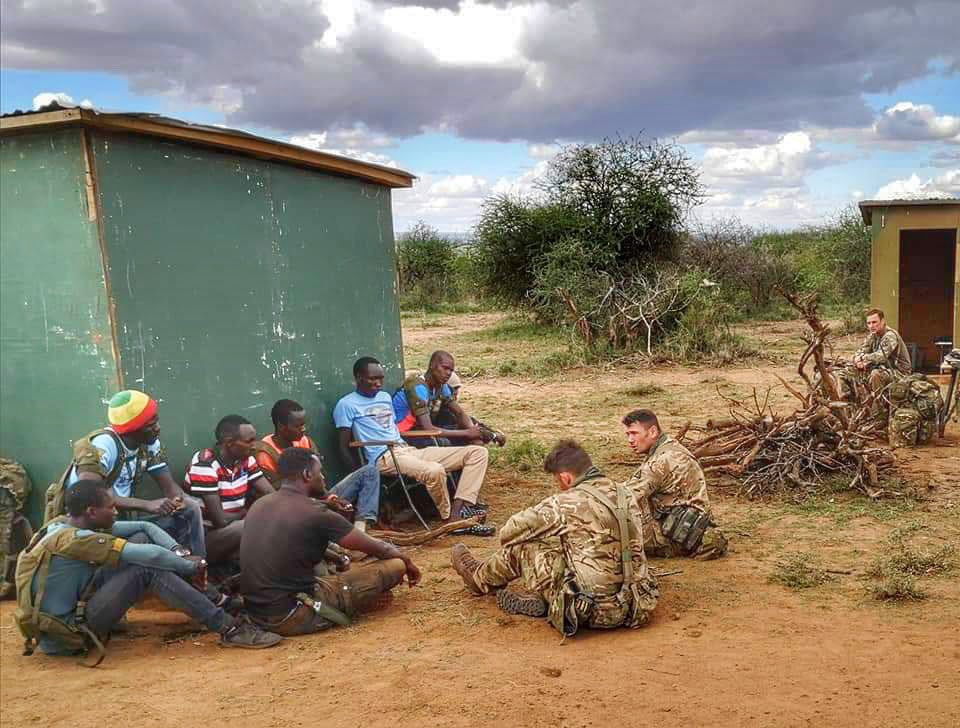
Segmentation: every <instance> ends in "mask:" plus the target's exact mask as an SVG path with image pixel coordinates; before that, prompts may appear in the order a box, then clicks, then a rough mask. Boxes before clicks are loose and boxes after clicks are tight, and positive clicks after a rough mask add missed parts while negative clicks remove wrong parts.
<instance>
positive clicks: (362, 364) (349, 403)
mask: <svg viewBox="0 0 960 728" xmlns="http://www.w3.org/2000/svg"><path fill="white" fill-rule="evenodd" d="M383 377H384V371H383V366H382V365H381V364H380V362H379V361H377V360H376V359H374V358H372V357H368V356H365V357H361V358H360V359H358V360H357V361H356V363H355V364H354V365H353V379H354V382H355V383H356V390H355V391H353V392H351V393H350V394H347V395H345V396H344V397H342V398H341V399H340V401H339V402H337V406H336V407H335V408H334V410H333V421H334V423H335V424H336V426H337V433H338V436H339V445H340V455H341V457H342V458H343V460H344V462H345V463H346V464H347V465H349V466H350V467H352V468H355V467H356V466H357V462H356V456H355V454H354V453H353V452H352V451H351V449H350V442H351V440H353V439H354V437H356V439H357V440H359V441H361V442H369V443H371V444H368V445H364V446H363V451H364V454H365V455H366V458H367V461H368V462H371V463H376V464H377V468H378V470H379V471H380V472H381V473H382V474H385V475H396V474H397V468H398V467H399V471H400V473H401V474H402V475H404V476H408V477H410V478H414V479H416V480H418V481H420V482H421V483H423V484H424V485H425V486H426V488H427V491H428V492H429V493H430V497H431V498H432V499H433V502H434V503H435V504H436V506H437V510H439V511H440V516H441V518H443V519H444V520H445V521H455V520H459V519H461V518H470V517H477V518H478V519H481V520H482V519H485V518H486V511H485V510H483V509H481V508H478V507H477V498H478V496H479V494H480V488H481V487H482V486H483V479H484V477H485V476H486V473H487V457H488V456H487V450H486V448H484V447H482V446H480V445H468V446H466V447H426V448H423V449H422V450H418V449H416V448H414V447H411V446H409V445H407V444H406V443H404V442H403V439H402V438H401V436H400V431H399V430H398V429H397V421H396V418H395V416H394V412H393V401H392V399H391V397H390V395H389V394H387V393H386V392H384V391H383ZM384 443H396V445H392V450H393V452H392V453H391V452H389V451H388V448H387V446H386V444H384ZM455 470H461V471H462V472H461V475H460V482H459V484H458V486H457V490H456V492H455V493H454V495H453V502H452V503H451V502H450V495H449V493H448V492H447V473H448V472H451V471H455ZM454 533H457V534H462V535H467V536H493V535H494V534H495V533H496V528H494V527H493V526H489V525H484V524H482V523H479V524H477V525H475V526H470V527H468V528H463V529H458V530H457V531H454Z"/></svg>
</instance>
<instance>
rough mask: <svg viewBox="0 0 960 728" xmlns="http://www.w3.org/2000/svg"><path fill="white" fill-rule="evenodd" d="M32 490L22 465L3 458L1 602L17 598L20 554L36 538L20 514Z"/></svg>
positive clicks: (0, 463)
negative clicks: (17, 568)
mask: <svg viewBox="0 0 960 728" xmlns="http://www.w3.org/2000/svg"><path fill="white" fill-rule="evenodd" d="M31 487H32V484H31V482H30V476H29V475H27V471H26V470H24V467H23V466H22V465H21V464H20V463H18V462H15V461H13V460H8V459H7V458H0V599H6V598H7V597H9V596H13V593H14V582H13V572H14V570H15V569H16V567H17V555H18V554H19V553H20V551H21V550H23V548H24V547H25V546H26V545H27V544H28V543H29V542H30V539H31V538H32V537H33V529H32V528H30V522H29V521H28V520H27V519H26V517H25V516H24V515H23V514H22V513H21V512H20V511H21V510H22V509H23V504H24V503H26V502H27V498H28V497H29V495H30V489H31Z"/></svg>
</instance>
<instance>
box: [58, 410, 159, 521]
mask: <svg viewBox="0 0 960 728" xmlns="http://www.w3.org/2000/svg"><path fill="white" fill-rule="evenodd" d="M104 434H105V435H109V436H110V437H112V438H113V439H114V445H116V448H117V460H116V462H114V464H113V467H112V468H111V469H110V472H109V473H105V474H104V476H103V479H104V480H105V481H107V484H108V485H109V486H110V487H111V488H112V487H113V484H114V483H115V482H116V480H117V477H119V475H120V471H121V470H122V469H123V462H124V458H123V453H124V452H125V451H126V446H125V445H124V444H123V441H122V440H121V439H120V435H118V434H117V433H116V432H114V431H113V430H111V429H110V428H108V427H102V428H100V429H99V430H94V431H93V432H90V433H87V434H86V435H84V436H83V437H81V438H80V439H79V440H76V441H75V442H74V443H73V459H72V460H71V461H70V464H69V465H68V466H67V469H66V470H64V471H63V475H61V476H60V479H59V480H58V481H57V482H56V483H51V484H50V485H49V487H48V488H47V497H46V505H45V506H44V510H43V522H44V523H49V522H50V521H52V520H53V519H54V518H56V517H57V516H62V515H63V514H64V513H66V507H65V505H64V496H65V495H66V489H67V478H69V477H70V472H71V471H72V470H73V468H74V467H80V468H83V467H87V468H99V467H100V451H99V450H98V449H97V448H96V446H95V445H94V444H93V442H92V440H93V438H95V437H97V436H98V435H104ZM146 463H147V450H146V446H141V447H140V450H139V452H138V453H137V470H136V473H135V474H134V487H136V484H137V481H138V480H139V479H140V478H141V477H142V475H143V472H144V470H145V469H146Z"/></svg>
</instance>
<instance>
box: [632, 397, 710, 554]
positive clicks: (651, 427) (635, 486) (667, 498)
mask: <svg viewBox="0 0 960 728" xmlns="http://www.w3.org/2000/svg"><path fill="white" fill-rule="evenodd" d="M623 426H624V428H626V434H627V442H628V443H630V447H631V448H632V449H633V451H634V452H635V453H637V454H638V455H642V454H644V453H645V454H646V455H647V459H646V461H645V462H644V463H643V465H642V466H641V467H640V469H639V470H638V471H637V472H636V473H635V474H634V476H633V477H632V478H631V479H630V480H628V481H627V482H626V483H625V485H627V486H628V487H629V488H630V489H631V490H632V491H633V494H634V496H635V497H636V499H637V503H638V505H639V506H640V510H641V512H642V513H643V547H644V549H645V550H646V553H647V555H648V556H696V557H697V558H698V559H700V560H703V561H707V560H709V559H716V558H719V557H720V556H723V554H724V553H726V550H727V539H726V538H725V537H724V535H723V533H722V532H721V531H720V530H719V529H718V528H716V526H715V524H714V523H713V521H712V514H711V512H710V499H709V498H708V496H707V480H706V478H705V477H704V475H703V469H702V468H701V467H700V463H698V462H697V459H696V458H695V457H694V456H693V455H692V454H690V451H689V450H687V448H685V447H684V446H683V445H681V444H680V443H679V442H677V441H676V440H674V439H673V438H672V437H670V436H669V435H668V434H666V433H665V432H662V431H661V430H660V421H659V420H658V419H657V416H656V414H654V413H653V412H652V411H650V410H645V409H639V410H634V411H633V412H630V413H628V414H627V416H626V417H624V418H623Z"/></svg>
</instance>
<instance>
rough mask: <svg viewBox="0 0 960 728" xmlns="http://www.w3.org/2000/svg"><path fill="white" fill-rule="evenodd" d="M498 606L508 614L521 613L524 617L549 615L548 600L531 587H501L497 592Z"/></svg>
mask: <svg viewBox="0 0 960 728" xmlns="http://www.w3.org/2000/svg"><path fill="white" fill-rule="evenodd" d="M497 606H498V607H500V609H502V610H503V611H504V612H506V613H507V614H521V615H523V616H524V617H546V616H547V601H546V600H545V599H544V598H543V597H542V596H540V595H539V594H537V593H536V592H535V591H530V590H529V589H518V588H510V587H507V588H506V589H501V590H500V591H499V593H498V594H497Z"/></svg>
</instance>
